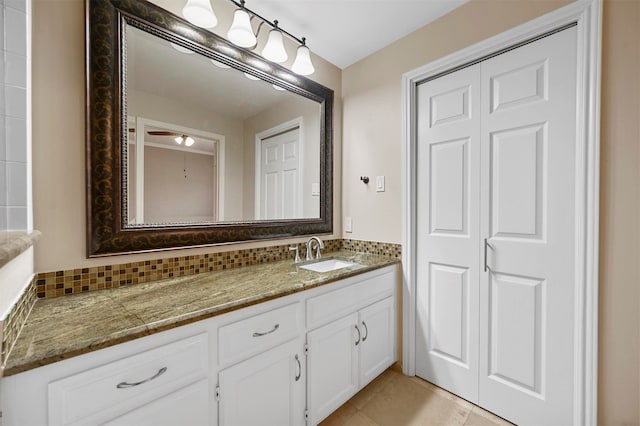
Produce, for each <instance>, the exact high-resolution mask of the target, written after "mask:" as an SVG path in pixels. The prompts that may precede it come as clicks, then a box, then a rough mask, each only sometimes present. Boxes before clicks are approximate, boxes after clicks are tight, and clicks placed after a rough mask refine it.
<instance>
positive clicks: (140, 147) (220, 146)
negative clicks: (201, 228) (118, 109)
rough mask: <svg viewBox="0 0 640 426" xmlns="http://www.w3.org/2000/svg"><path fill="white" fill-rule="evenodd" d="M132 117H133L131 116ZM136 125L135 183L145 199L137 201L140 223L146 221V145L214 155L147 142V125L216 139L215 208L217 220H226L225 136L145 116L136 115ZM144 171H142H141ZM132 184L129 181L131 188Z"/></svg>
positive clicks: (138, 192)
mask: <svg viewBox="0 0 640 426" xmlns="http://www.w3.org/2000/svg"><path fill="white" fill-rule="evenodd" d="M129 119H130V120H131V119H132V118H131V117H130V118H129ZM135 123H136V124H135V127H136V182H135V185H134V188H135V194H136V197H138V198H137V199H138V201H139V200H143V202H137V203H136V221H137V223H140V218H142V223H144V147H145V145H146V146H156V147H160V148H165V149H175V150H178V151H188V152H194V153H197V154H198V153H199V154H206V155H212V154H211V153H209V152H204V151H198V150H193V149H190V150H188V149H185V148H183V147H166V146H161V145H154V144H150V143H145V141H144V128H145V126H151V127H160V128H163V129H169V130H171V131H173V132H177V133H185V134H188V135H193V136H199V137H202V138H206V139H210V140H214V141H216V142H217V143H216V152H214V153H213V156H215V161H216V171H217V176H216V178H217V186H218V190H217V191H216V195H217V199H216V206H215V209H214V212H213V213H214V216H215V218H216V219H215V221H216V222H220V221H223V220H224V196H225V194H224V187H225V185H224V174H225V167H224V165H225V136H224V135H220V134H218V133H213V132H207V131H205V130H199V129H192V128H190V127H185V126H179V125H177V124H171V123H166V122H163V121H158V120H152V119H149V118H144V117H139V116H137V117H135ZM140 172H142V173H140ZM131 188H132V185H131V183H129V190H131Z"/></svg>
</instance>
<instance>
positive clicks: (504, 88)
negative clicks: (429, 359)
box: [478, 27, 576, 425]
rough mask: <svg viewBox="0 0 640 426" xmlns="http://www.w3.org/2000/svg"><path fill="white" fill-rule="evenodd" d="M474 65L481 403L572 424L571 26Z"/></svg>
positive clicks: (517, 418) (510, 414) (520, 419)
mask: <svg viewBox="0 0 640 426" xmlns="http://www.w3.org/2000/svg"><path fill="white" fill-rule="evenodd" d="M481 65H482V67H481V71H482V149H481V151H482V155H481V157H482V166H481V170H482V177H481V182H482V190H481V203H482V207H481V210H480V211H481V219H480V223H481V236H482V238H483V239H484V238H487V244H488V246H487V259H486V262H487V267H488V269H487V271H486V272H484V271H483V272H481V273H480V288H481V290H480V384H479V386H480V388H479V395H480V400H479V401H480V405H481V406H483V407H484V408H487V409H488V410H491V411H494V412H496V413H498V414H499V415H501V416H503V417H505V418H507V419H509V420H510V421H513V422H515V423H517V424H520V425H526V424H531V425H561V424H571V423H573V395H574V388H573V383H574V342H573V335H574V324H573V318H574V305H575V300H574V291H575V288H574V286H575V284H574V283H575V275H574V274H575V270H574V269H575V267H574V265H575V255H576V251H575V244H576V241H575V224H574V217H575V212H576V206H575V180H576V177H575V170H576V29H575V27H574V28H571V29H568V30H564V31H562V32H559V33H557V34H555V35H552V36H549V37H546V38H543V39H541V40H538V41H536V42H534V43H530V44H527V45H525V46H523V47H520V48H518V49H515V50H512V51H509V52H507V53H505V54H502V55H499V56H496V57H495V58H492V59H490V60H487V61H485V62H483V63H482V64H481ZM483 239H482V240H480V241H479V244H478V245H479V247H481V248H482V249H483V250H484V247H483V245H484V240H483Z"/></svg>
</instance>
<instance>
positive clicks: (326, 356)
mask: <svg viewBox="0 0 640 426" xmlns="http://www.w3.org/2000/svg"><path fill="white" fill-rule="evenodd" d="M358 330H359V327H358V314H357V313H353V314H351V315H349V316H347V317H344V318H342V319H339V320H336V321H334V322H332V323H329V324H327V325H325V326H324V327H321V328H319V329H317V330H314V331H312V332H310V333H308V334H307V343H308V344H309V354H308V357H307V361H308V369H307V371H308V375H309V383H308V387H307V390H308V392H307V403H308V409H309V416H310V423H311V424H316V423H318V422H319V421H321V420H322V419H324V418H325V417H326V416H328V415H329V414H331V412H333V411H334V410H335V409H336V408H338V407H339V406H340V405H342V404H343V403H344V402H345V401H347V400H348V399H349V398H350V397H351V396H353V395H354V394H355V393H356V392H357V390H358V345H359V344H360V343H361V341H362V338H361V332H362V331H361V330H360V331H358Z"/></svg>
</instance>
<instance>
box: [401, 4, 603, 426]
mask: <svg viewBox="0 0 640 426" xmlns="http://www.w3.org/2000/svg"><path fill="white" fill-rule="evenodd" d="M601 15H602V0H577V1H576V2H574V3H571V4H569V5H567V6H564V7H562V8H560V9H558V10H555V11H553V12H551V13H548V14H546V15H543V16H541V17H539V18H536V19H534V20H532V21H530V22H527V23H524V24H522V25H519V26H517V27H515V28H513V29H511V30H508V31H506V32H504V33H502V34H499V35H496V36H494V37H491V38H489V39H487V40H484V41H481V42H479V43H476V44H474V45H472V46H469V47H467V48H465V49H462V50H460V51H458V52H455V53H453V54H450V55H448V56H445V57H443V58H441V59H437V60H435V61H433V62H430V63H429V64H426V65H424V66H422V67H420V68H417V69H415V70H413V71H410V72H408V73H406V74H404V75H403V76H402V120H403V121H402V122H403V128H402V141H403V142H402V170H404V174H403V176H402V206H403V211H402V247H403V248H402V265H403V266H402V267H403V294H402V296H403V297H402V300H403V306H402V315H403V324H404V326H403V331H402V334H403V336H402V353H403V359H402V361H403V373H404V374H407V375H412V376H413V375H415V365H416V364H415V361H416V360H415V333H416V323H415V313H416V262H417V260H416V241H417V239H416V236H415V231H416V229H417V226H416V220H417V217H416V216H417V212H416V204H417V203H416V196H417V190H416V188H417V182H416V175H417V158H416V153H417V148H416V143H417V141H416V133H417V132H416V128H417V117H416V88H417V85H418V83H420V82H422V81H424V80H426V79H430V78H434V77H437V76H438V75H440V74H444V73H447V72H451V71H453V70H455V69H457V68H460V67H462V66H466V65H469V64H471V63H475V62H478V61H479V60H481V59H486V58H487V57H490V56H492V55H494V54H496V53H497V52H501V51H504V50H505V49H508V48H510V47H514V46H517V45H519V44H522V43H525V42H528V41H531V40H533V39H535V38H537V37H540V36H541V35H544V34H548V33H550V32H552V31H554V30H556V29H559V28H563V27H566V26H567V25H570V24H576V26H577V30H578V45H577V61H578V63H577V81H576V85H577V96H578V99H577V114H576V116H577V121H576V129H577V139H576V141H577V146H576V176H575V183H576V196H575V197H576V199H575V205H576V206H577V207H576V212H577V215H576V229H575V231H576V232H575V235H576V236H575V244H576V255H575V268H576V269H575V277H576V281H575V294H576V301H575V318H574V326H575V336H574V338H575V347H574V360H575V363H574V368H575V371H574V377H575V380H574V389H575V393H574V424H585V425H595V424H596V423H597V406H598V398H597V379H598V214H599V212H598V200H599V164H600V159H599V155H600V48H601V47H600V40H601Z"/></svg>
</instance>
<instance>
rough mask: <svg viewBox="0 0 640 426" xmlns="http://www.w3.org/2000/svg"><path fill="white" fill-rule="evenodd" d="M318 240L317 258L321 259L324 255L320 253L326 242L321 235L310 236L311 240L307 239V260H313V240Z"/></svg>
mask: <svg viewBox="0 0 640 426" xmlns="http://www.w3.org/2000/svg"><path fill="white" fill-rule="evenodd" d="M314 241H315V242H316V245H315V247H316V259H320V258H321V257H322V254H320V249H323V248H324V243H323V242H322V240H321V239H320V237H316V236H313V237H311V238H309V240H308V241H307V257H306V259H307V260H311V259H313V255H312V254H311V252H312V250H313V248H312V244H313V242H314Z"/></svg>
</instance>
